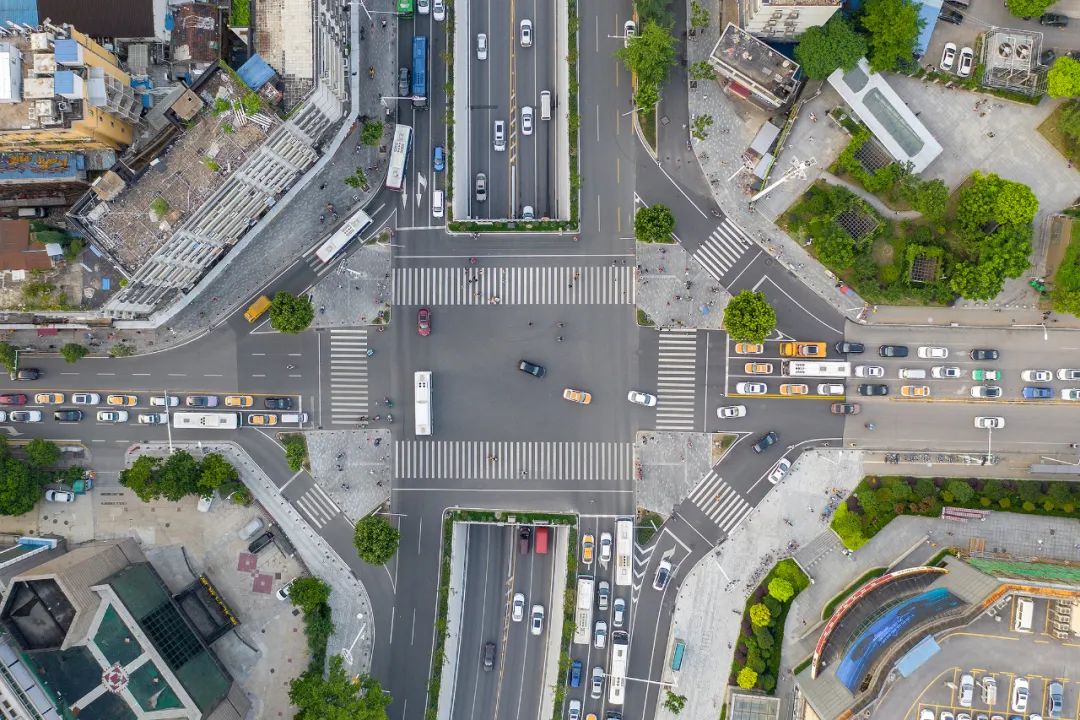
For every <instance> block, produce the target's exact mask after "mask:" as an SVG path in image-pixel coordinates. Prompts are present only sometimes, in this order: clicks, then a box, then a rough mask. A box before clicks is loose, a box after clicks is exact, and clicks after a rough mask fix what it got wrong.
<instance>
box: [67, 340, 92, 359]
mask: <svg viewBox="0 0 1080 720" xmlns="http://www.w3.org/2000/svg"><path fill="white" fill-rule="evenodd" d="M60 354H61V355H63V356H64V360H65V361H67V362H69V363H77V362H79V361H80V360H82V359H83V358H84V357H86V356H87V355H89V354H90V351H89V350H88V349H86V348H85V347H83V346H82V345H80V344H79V343H67V344H65V345H64V346H63V347H62V348H60Z"/></svg>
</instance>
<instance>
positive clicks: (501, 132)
mask: <svg viewBox="0 0 1080 720" xmlns="http://www.w3.org/2000/svg"><path fill="white" fill-rule="evenodd" d="M492 144H493V145H494V146H495V152H503V151H504V150H506V123H505V122H503V121H502V120H496V121H495V137H494V138H493V141H492Z"/></svg>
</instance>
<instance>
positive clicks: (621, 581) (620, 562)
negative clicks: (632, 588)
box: [615, 518, 634, 585]
mask: <svg viewBox="0 0 1080 720" xmlns="http://www.w3.org/2000/svg"><path fill="white" fill-rule="evenodd" d="M633 570H634V521H633V520H631V519H630V518H619V519H618V520H616V521H615V584H616V585H629V584H630V582H631V580H632V579H633V578H632V575H633Z"/></svg>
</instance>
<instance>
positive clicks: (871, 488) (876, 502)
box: [831, 475, 1080, 550]
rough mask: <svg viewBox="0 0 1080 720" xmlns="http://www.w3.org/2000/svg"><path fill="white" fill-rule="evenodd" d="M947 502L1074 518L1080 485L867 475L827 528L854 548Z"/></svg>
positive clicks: (937, 511) (928, 514) (936, 512)
mask: <svg viewBox="0 0 1080 720" xmlns="http://www.w3.org/2000/svg"><path fill="white" fill-rule="evenodd" d="M946 505H948V506H951V507H961V508H970V509H973V510H991V509H993V510H1003V511H1007V512H1016V513H1023V514H1027V515H1043V516H1049V517H1065V518H1075V517H1076V509H1077V507H1080V483H1069V482H1062V481H1060V480H1059V481H1053V482H1050V481H1044V480H998V479H996V478H912V477H900V476H895V475H892V476H876V475H868V476H866V477H864V478H863V479H862V480H861V481H860V482H859V484H858V486H857V487H856V488H855V490H854V492H852V494H851V496H850V497H848V499H847V501H846V502H844V503H841V504H840V506H839V507H838V508H837V509H836V514H835V515H834V516H833V519H832V523H831V527H832V529H833V531H835V532H836V534H837V535H839V536H840V540H841V541H842V542H843V543H844V546H845V547H847V549H849V550H858V549H859V548H860V547H862V546H863V545H865V544H866V542H867V541H868V540H869V539H870V538H872V537H873V536H874V535H876V534H877V533H878V532H879V531H880V530H881V529H882V528H883V527H885V526H886V525H888V524H889V523H890V522H891V521H892V519H893V518H895V517H897V516H898V515H921V516H923V517H938V516H940V515H941V510H942V508H944V507H945V506H946Z"/></svg>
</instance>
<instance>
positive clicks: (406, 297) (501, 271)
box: [394, 264, 635, 305]
mask: <svg viewBox="0 0 1080 720" xmlns="http://www.w3.org/2000/svg"><path fill="white" fill-rule="evenodd" d="M634 271H635V268H634V266H633V265H631V264H625V265H600V266H586V267H549V266H545V267H475V266H455V267H409V268H395V269H394V304H395V305H632V304H634V302H635V285H634Z"/></svg>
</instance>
